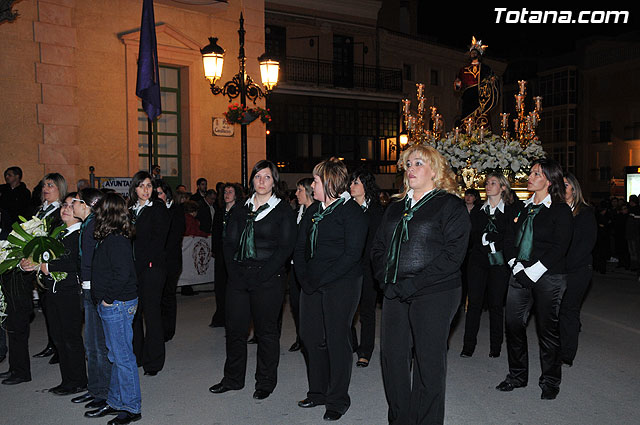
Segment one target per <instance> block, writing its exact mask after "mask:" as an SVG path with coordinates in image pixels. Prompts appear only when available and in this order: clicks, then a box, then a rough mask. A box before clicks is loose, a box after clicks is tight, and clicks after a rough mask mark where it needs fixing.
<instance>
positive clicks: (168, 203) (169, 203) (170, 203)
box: [166, 199, 173, 208]
mask: <svg viewBox="0 0 640 425" xmlns="http://www.w3.org/2000/svg"><path fill="white" fill-rule="evenodd" d="M166 204H167V208H171V206H172V205H173V199H172V200H170V201H169V202H167V203H166Z"/></svg>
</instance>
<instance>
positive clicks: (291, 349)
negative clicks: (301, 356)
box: [289, 340, 300, 353]
mask: <svg viewBox="0 0 640 425" xmlns="http://www.w3.org/2000/svg"><path fill="white" fill-rule="evenodd" d="M294 351H300V342H298V341H297V340H296V342H294V343H293V344H291V347H289V352H291V353H293V352H294Z"/></svg>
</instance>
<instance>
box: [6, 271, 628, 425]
mask: <svg viewBox="0 0 640 425" xmlns="http://www.w3.org/2000/svg"><path fill="white" fill-rule="evenodd" d="M199 289H207V288H199ZM214 304H215V303H214V297H213V293H212V292H208V291H206V292H205V291H203V292H200V294H198V295H196V296H193V297H185V296H181V295H178V309H179V310H178V330H177V334H176V337H175V338H174V340H173V341H171V342H170V343H168V344H167V361H166V365H165V368H164V370H163V371H162V372H161V373H160V374H158V375H157V376H155V377H149V376H142V373H141V376H140V381H141V386H142V415H143V417H142V420H141V421H140V422H138V423H140V424H154V425H163V424H203V425H204V424H208V425H214V424H215V425H218V424H220V425H253V424H256V425H257V424H269V425H273V424H283V425H284V424H321V423H323V422H324V421H323V420H322V415H323V413H324V409H323V408H322V407H317V408H315V409H301V408H299V407H298V406H297V405H296V401H297V400H301V399H303V398H304V397H305V392H306V390H307V382H306V374H305V366H304V361H303V359H302V355H301V354H300V353H299V352H298V353H289V352H288V351H287V349H288V347H289V346H290V345H291V343H292V342H293V340H294V328H293V320H292V319H291V315H290V314H289V313H288V311H289V310H288V308H287V310H286V312H285V316H284V325H283V331H282V338H281V344H282V347H281V353H282V355H281V358H280V368H279V383H278V387H277V388H276V391H275V392H274V393H273V394H272V395H271V397H269V398H268V399H266V400H263V401H255V400H253V399H252V394H253V389H254V388H253V384H254V379H253V373H254V370H255V351H256V348H255V347H256V346H255V345H250V346H249V368H248V374H247V382H246V387H245V388H244V389H243V390H241V391H236V392H228V393H225V394H221V395H214V394H211V393H210V392H209V391H208V388H209V386H211V385H213V384H215V383H217V382H219V381H220V379H221V377H222V367H223V363H224V358H225V355H224V351H225V350H224V330H223V329H219V328H216V329H211V328H209V327H208V326H207V325H208V323H209V320H210V319H211V314H212V312H213V308H214ZM582 322H583V332H582V334H581V339H580V348H579V351H578V356H577V358H576V361H575V363H574V366H573V367H572V368H563V382H562V385H561V390H560V394H559V396H558V398H557V400H555V401H542V400H540V389H539V388H538V386H537V380H538V375H539V373H540V366H539V361H538V347H537V344H536V342H535V325H534V323H530V325H529V343H530V344H529V350H530V356H529V357H530V362H531V367H530V371H531V373H530V382H529V386H528V387H527V388H524V389H517V390H515V391H513V392H511V393H501V392H498V391H496V390H495V389H494V387H495V386H496V385H497V384H498V383H499V382H500V381H501V380H502V379H503V378H504V376H505V375H506V373H507V358H506V349H505V348H504V347H503V354H502V357H500V358H497V359H491V358H489V357H488V352H489V337H488V315H487V314H486V313H485V314H483V316H482V325H481V329H480V334H479V336H478V340H479V343H478V347H477V348H476V352H475V355H474V356H473V357H472V358H469V359H462V358H460V357H459V353H460V350H461V347H462V333H463V325H464V321H463V320H461V321H460V322H459V323H458V325H457V327H456V329H455V330H454V331H453V333H452V337H451V341H450V345H451V349H450V352H449V367H448V380H447V407H446V423H447V424H456V425H458V424H531V425H534V424H535V425H539V424H554V425H561V424H581V425H589V424H594V425H596V424H607V425H610V424H637V423H640V411H639V408H638V394H640V368H638V364H639V360H638V359H640V283H638V282H637V281H636V280H635V276H634V275H633V274H632V273H631V272H625V271H615V270H614V271H612V272H611V273H608V274H607V275H604V276H603V275H600V274H597V275H596V276H595V278H594V282H593V285H592V287H591V290H590V292H589V294H588V296H587V299H586V301H585V304H584V307H583V315H582ZM31 329H32V334H31V335H32V336H31V341H30V349H31V352H32V353H36V352H37V351H39V350H40V349H42V348H43V347H44V345H45V343H46V339H45V338H46V337H45V332H44V320H43V318H42V314H41V313H38V315H37V317H36V319H35V321H34V322H33V324H32V328H31ZM376 346H378V344H376ZM354 363H355V358H354ZM31 365H32V375H33V381H32V382H29V383H25V384H20V385H17V386H15V387H8V386H4V385H0V424H7V425H10V424H30V425H33V424H36V425H45V424H52V425H53V424H84V423H87V424H90V423H94V424H97V423H106V422H107V420H108V419H109V418H101V419H85V418H84V417H83V416H82V414H83V412H84V409H83V407H82V405H80V406H78V405H74V404H72V403H71V402H70V401H69V400H70V398H71V397H59V396H56V395H53V394H49V393H48V392H47V389H48V388H51V387H53V386H55V385H57V384H58V383H59V379H60V378H59V369H58V367H57V366H51V365H49V364H47V360H44V359H32V362H31ZM7 367H8V365H7V361H5V362H3V363H2V364H1V365H0V371H5V370H6V369H7ZM350 394H351V400H352V405H351V408H350V409H349V411H348V412H347V413H346V415H345V416H343V418H342V420H341V421H340V422H339V423H343V424H366V425H376V424H384V423H386V402H385V398H384V392H383V388H382V379H381V374H380V366H379V355H378V351H377V350H376V352H375V353H374V357H373V359H372V364H371V366H369V367H368V368H366V369H360V368H355V367H354V369H353V378H352V384H351V391H350Z"/></svg>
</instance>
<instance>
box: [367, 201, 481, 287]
mask: <svg viewBox="0 0 640 425" xmlns="http://www.w3.org/2000/svg"><path fill="white" fill-rule="evenodd" d="M405 199H406V198H403V199H402V200H401V201H399V202H393V203H391V204H390V205H389V206H388V207H387V210H386V211H385V214H384V216H383V218H382V223H381V224H380V229H379V230H378V233H377V234H376V238H375V240H374V242H373V247H372V250H371V260H372V262H373V267H374V273H375V274H374V277H375V278H376V279H377V280H378V282H380V284H384V272H385V266H386V263H387V253H388V250H389V246H390V244H391V238H392V237H393V232H394V230H395V228H396V225H397V224H398V223H399V222H400V220H401V218H402V214H403V213H404V205H405ZM408 229H409V240H408V241H407V242H405V243H403V244H402V247H401V249H400V261H399V264H398V280H397V282H396V283H395V288H396V294H398V295H399V296H400V297H401V298H402V299H407V298H409V297H411V296H417V295H425V294H429V293H434V292H440V291H445V290H449V289H455V288H457V287H460V286H461V285H462V281H461V274H460V266H461V265H462V261H463V260H464V257H465V254H466V252H467V245H468V243H469V232H470V230H471V223H470V220H469V213H468V212H467V209H466V207H465V206H464V203H463V201H462V200H461V199H460V198H458V197H457V196H455V195H452V194H449V193H441V194H439V195H436V196H435V197H433V198H432V199H431V200H429V201H428V202H427V203H426V204H424V205H423V206H422V207H420V209H418V210H417V211H416V212H415V213H414V215H413V218H412V219H411V220H410V221H409V224H408ZM385 293H386V291H385Z"/></svg>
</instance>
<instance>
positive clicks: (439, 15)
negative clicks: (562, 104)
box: [418, 0, 640, 60]
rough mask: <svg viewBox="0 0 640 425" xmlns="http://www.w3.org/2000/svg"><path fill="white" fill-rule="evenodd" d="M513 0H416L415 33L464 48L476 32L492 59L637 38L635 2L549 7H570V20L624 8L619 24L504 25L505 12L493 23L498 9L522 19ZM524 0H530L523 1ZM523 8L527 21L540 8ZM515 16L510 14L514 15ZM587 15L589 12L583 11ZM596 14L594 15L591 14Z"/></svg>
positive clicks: (639, 19) (639, 13)
mask: <svg viewBox="0 0 640 425" xmlns="http://www.w3.org/2000/svg"><path fill="white" fill-rule="evenodd" d="M510 3H512V2H502V4H498V5H497V6H494V5H492V6H489V5H486V6H485V5H482V3H480V2H478V3H477V4H475V5H474V6H468V4H469V3H462V2H439V4H437V5H436V4H434V2H432V1H425V0H421V1H420V5H419V10H418V12H419V15H420V16H421V19H419V20H418V22H419V23H418V32H419V33H420V35H422V36H427V37H429V38H430V39H432V40H433V41H435V42H437V43H441V44H445V45H448V46H451V47H454V48H459V49H466V48H467V46H468V45H469V44H470V42H471V36H472V35H475V36H476V38H479V39H481V40H482V41H483V44H487V45H489V48H488V49H487V51H486V54H487V56H488V57H493V58H497V59H507V60H508V59H516V58H520V57H541V56H542V57H544V56H555V55H558V54H562V53H566V52H570V51H572V50H574V49H575V42H576V41H577V40H580V39H584V38H588V37H594V36H615V35H619V34H624V33H629V32H632V31H636V39H640V37H639V36H638V33H637V32H638V31H639V30H640V6H639V5H638V4H637V3H635V2H625V4H622V2H613V3H612V2H597V3H595V4H594V3H590V4H589V6H587V4H586V3H584V7H582V8H581V9H576V8H575V3H573V2H572V3H573V5H572V7H568V6H562V5H560V6H553V9H551V8H549V9H550V10H556V11H563V10H572V11H573V15H572V18H577V17H578V14H579V12H580V10H585V11H586V10H598V9H599V10H608V11H622V10H628V11H629V20H628V23H626V24H623V23H618V24H608V25H605V24H578V23H568V24H560V23H556V24H551V23H547V24H532V23H525V24H522V23H506V22H505V20H506V19H505V18H506V13H507V12H502V17H501V23H496V19H497V15H498V13H497V12H496V11H495V10H494V9H495V8H497V7H503V8H506V9H507V11H518V12H520V17H522V16H523V15H522V8H523V6H513V5H510ZM528 3H529V2H528ZM526 9H527V10H528V11H529V13H527V14H526V17H527V19H529V18H530V17H535V16H534V15H531V13H530V11H532V10H544V9H543V6H535V3H534V2H530V4H529V5H528V6H526ZM514 16H515V14H513V13H512V14H511V15H510V17H511V18H513V17H514ZM585 16H588V15H585ZM594 16H595V17H596V18H597V17H598V15H594Z"/></svg>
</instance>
